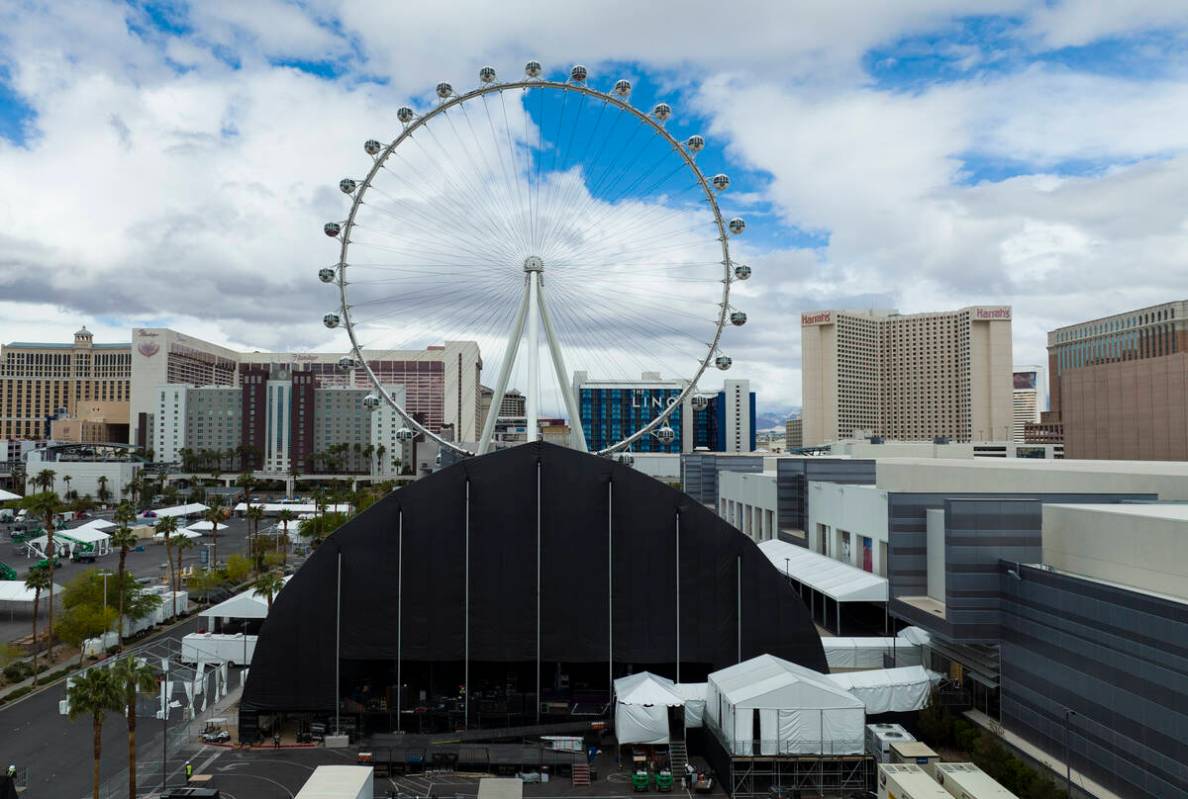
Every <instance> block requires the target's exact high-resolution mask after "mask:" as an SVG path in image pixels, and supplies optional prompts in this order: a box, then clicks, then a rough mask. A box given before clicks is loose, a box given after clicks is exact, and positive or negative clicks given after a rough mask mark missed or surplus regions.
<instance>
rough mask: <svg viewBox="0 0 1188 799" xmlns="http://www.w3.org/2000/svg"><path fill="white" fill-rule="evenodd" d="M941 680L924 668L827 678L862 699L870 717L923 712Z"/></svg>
mask: <svg viewBox="0 0 1188 799" xmlns="http://www.w3.org/2000/svg"><path fill="white" fill-rule="evenodd" d="M940 678H941V676H940V675H939V674H937V673H936V672H935V671H928V670H927V669H925V668H924V667H923V666H902V667H900V668H898V669H872V670H870V671H851V672H847V673H846V674H830V675H828V679H829V680H830V681H831V682H833V683H835V684H836V685H837V686H838V687H839V688H844V689H845V690H847V691H849V692H850V693H851V694H852V695H853V696H855V697H857V698H858V699H860V700H862V702H863V703H864V704H865V705H866V712H867V713H869V714H871V715H876V714H878V713H903V712H906V711H910V710H920V709H922V708H923V707H925V706H926V705H927V704H928V697H929V696H930V694H931V692H932V686H933V684H934V683H937V682H939V681H940Z"/></svg>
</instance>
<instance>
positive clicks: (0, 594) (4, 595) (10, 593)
mask: <svg viewBox="0 0 1188 799" xmlns="http://www.w3.org/2000/svg"><path fill="white" fill-rule="evenodd" d="M52 586H53V588H52V591H53V593H54V595H55V596H57V595H58V594H60V593H62V591H63V590H64V589H63V588H62V586H60V585H58V584H57V583H52ZM35 594H36V592H35V591H34V590H33V589H32V588H26V587H25V581H24V580H0V602H15V603H19V604H28V605H32V604H33V597H34V595H35ZM48 595H49V591H42V592H41V599H42V601H44V600H45V599H46V597H47V596H48Z"/></svg>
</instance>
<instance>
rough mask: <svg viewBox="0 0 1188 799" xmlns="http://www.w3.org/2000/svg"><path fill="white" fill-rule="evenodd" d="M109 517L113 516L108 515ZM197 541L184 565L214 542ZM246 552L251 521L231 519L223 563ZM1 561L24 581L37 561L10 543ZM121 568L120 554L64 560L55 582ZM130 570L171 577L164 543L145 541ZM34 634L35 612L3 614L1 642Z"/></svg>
mask: <svg viewBox="0 0 1188 799" xmlns="http://www.w3.org/2000/svg"><path fill="white" fill-rule="evenodd" d="M107 516H110V514H107ZM5 540H6V541H7V537H5ZM194 540H195V541H196V542H197V543H198V546H196V547H194V548H193V549H190V550H188V551H187V552H186V553H185V554H184V555H183V556H182V565H183V566H189V565H193V566H197V565H198V564H199V563H200V558H201V557H202V555H201V550H202V548H203V547H202V545H203V544H208V543H210V542H211V541H212V540H213V539H211V537H210V536H209V535H206V536H203V537H202V538H197V539H194ZM246 551H247V522H246V521H245V520H243V519H230V520H228V522H227V529H226V530H224V531H222V532H220V533H219V540H218V558H219V560H220V561H222V562H226V560H227V557H228V556H229V555H233V554H243V553H245V552H246ZM173 557H174V562H175V563H176V559H177V554H176V553H174V556H173ZM0 560H4V561H5V562H6V563H7V564H8V565H9V566H12V567H13V568H14V569H16V570H17V571H18V572H20V574H21V578H22V579H24V575H25V571H26V570H27V569H28V567H29V565H30V564H32V563H33V562H34V561H33V560H32V559H26V558H25V556H24V554H17V553H16V552H15V551H14V547H13V546H12V545H11V544H6V546H5V549H4V554H3V556H2V557H0ZM118 565H119V555H118V554H117V553H112V554H110V555H105V556H104V557H102V558H99V560H98V561H97V562H96V563H71V562H70V561H68V560H64V561H63V562H62V566H61V567H60V568H58V569H57V570H56V571H55V572H54V582H56V583H57V584H58V585H63V586H64V585H66V584H67V583H68V582H70V581H71V580H72V579H73V578H74V577H75V576H76V575H78V574H81V573H82V572H84V571H86V570H88V569H94V568H100V569H106V570H108V571H110V572H112V573H114V572H115V570H116V568H117V567H118ZM127 568H128V569H129V570H130V571H131V572H132V574H133V575H135V576H136V577H148V578H152V579H154V580H160V579H162V576H167V575H168V574H169V566H168V565H167V564H166V562H165V546H164V544H160V543H157V542H155V541H152V540H149V541H145V542H144V552H129V553H128V560H127ZM45 619H46V608H45V602H44V601H42V603H41V608H40V613H39V614H38V621H37V624H38V626H39V627H44V624H45ZM32 631H33V613H32V610H31V609H30V610H17V609H15V608H5V609H4V612H3V614H2V615H0V641H12V640H15V639H17V638H20V637H22V636H25V635H28V634H29V633H31V632H32Z"/></svg>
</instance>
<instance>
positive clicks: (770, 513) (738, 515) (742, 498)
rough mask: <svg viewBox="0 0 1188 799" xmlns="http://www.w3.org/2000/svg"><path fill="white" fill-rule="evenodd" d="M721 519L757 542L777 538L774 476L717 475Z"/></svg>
mask: <svg viewBox="0 0 1188 799" xmlns="http://www.w3.org/2000/svg"><path fill="white" fill-rule="evenodd" d="M718 515H719V516H721V517H722V518H723V519H725V520H726V521H728V522H730V523H731V524H733V525H734V526H735V527H737V528H738V529H739V530H741V531H742V532H744V533H746V534H747V535H749V536H750V537H751V538H753V539H754V540H755V541H756V542H758V541H767V540H768V539H771V538H775V537H776V530H778V529H779V528H778V521H777V518H778V517H777V506H776V475H775V473H774V472H760V473H750V474H748V473H746V472H722V473H721V474H720V475H718Z"/></svg>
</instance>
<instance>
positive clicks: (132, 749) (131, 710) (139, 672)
mask: <svg viewBox="0 0 1188 799" xmlns="http://www.w3.org/2000/svg"><path fill="white" fill-rule="evenodd" d="M111 671H112V678H113V679H114V680H115V682H116V685H117V687H118V688H120V689H122V690H123V692H124V698H123V706H124V709H125V710H126V712H127V716H128V796H129V797H130V799H135V797H136V796H137V793H136V695H137V694H148V693H153V692H154V691H156V689H157V672H156V671H154V670H153V668H152V667H151V666H149V665H148V662H147V661H140V660H138V659H136V658H134V657H126V658H123V659H121V660H120V661H119V662H118V663H116V665H115V666H114V667H113V668H112V670H111Z"/></svg>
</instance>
